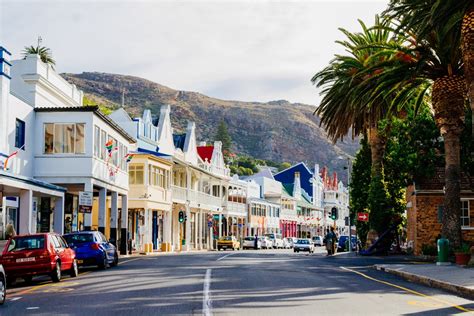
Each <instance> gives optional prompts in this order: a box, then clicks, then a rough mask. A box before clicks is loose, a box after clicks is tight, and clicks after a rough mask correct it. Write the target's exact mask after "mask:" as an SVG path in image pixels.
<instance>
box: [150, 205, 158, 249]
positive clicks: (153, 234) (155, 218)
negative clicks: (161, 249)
mask: <svg viewBox="0 0 474 316" xmlns="http://www.w3.org/2000/svg"><path fill="white" fill-rule="evenodd" d="M151 238H152V241H153V249H155V250H156V249H158V212H157V211H153V220H152V231H151Z"/></svg>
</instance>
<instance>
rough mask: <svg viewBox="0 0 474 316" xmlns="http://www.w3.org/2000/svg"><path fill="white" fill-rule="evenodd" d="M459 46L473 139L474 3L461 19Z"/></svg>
mask: <svg viewBox="0 0 474 316" xmlns="http://www.w3.org/2000/svg"><path fill="white" fill-rule="evenodd" d="M461 47H462V53H463V60H464V75H465V76H466V85H467V92H468V96H469V100H470V105H471V109H472V118H473V120H472V133H473V139H474V3H473V4H471V6H470V7H469V9H468V10H467V12H466V14H465V15H464V18H463V21H462V26H461ZM473 148H474V147H473Z"/></svg>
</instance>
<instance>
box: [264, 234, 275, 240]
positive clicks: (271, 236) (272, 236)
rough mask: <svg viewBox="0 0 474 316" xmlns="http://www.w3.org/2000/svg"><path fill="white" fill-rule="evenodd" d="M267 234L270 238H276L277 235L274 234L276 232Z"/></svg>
mask: <svg viewBox="0 0 474 316" xmlns="http://www.w3.org/2000/svg"><path fill="white" fill-rule="evenodd" d="M265 236H267V237H268V238H270V239H274V238H275V235H274V234H266V235H265Z"/></svg>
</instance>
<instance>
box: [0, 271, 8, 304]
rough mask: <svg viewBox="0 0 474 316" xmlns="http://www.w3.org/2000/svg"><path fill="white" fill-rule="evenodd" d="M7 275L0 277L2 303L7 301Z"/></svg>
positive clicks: (0, 298) (0, 301)
mask: <svg viewBox="0 0 474 316" xmlns="http://www.w3.org/2000/svg"><path fill="white" fill-rule="evenodd" d="M5 283H6V282H5V277H3V275H2V278H1V279H0V305H3V303H5V298H6V297H7V286H6V284H5Z"/></svg>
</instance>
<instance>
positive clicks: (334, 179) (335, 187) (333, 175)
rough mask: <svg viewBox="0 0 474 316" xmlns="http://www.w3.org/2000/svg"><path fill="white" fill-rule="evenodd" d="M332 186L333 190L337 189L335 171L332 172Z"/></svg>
mask: <svg viewBox="0 0 474 316" xmlns="http://www.w3.org/2000/svg"><path fill="white" fill-rule="evenodd" d="M332 181H333V182H332V186H333V189H334V190H337V172H336V171H334V172H333V174H332Z"/></svg>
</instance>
